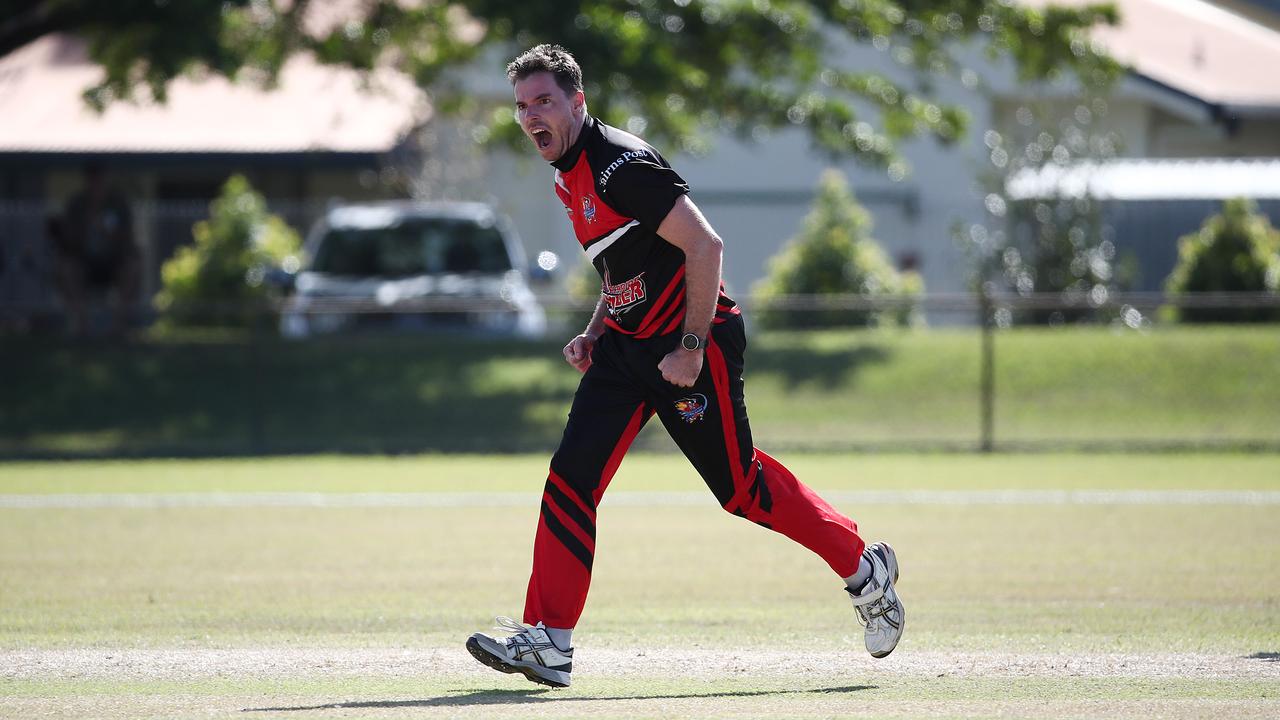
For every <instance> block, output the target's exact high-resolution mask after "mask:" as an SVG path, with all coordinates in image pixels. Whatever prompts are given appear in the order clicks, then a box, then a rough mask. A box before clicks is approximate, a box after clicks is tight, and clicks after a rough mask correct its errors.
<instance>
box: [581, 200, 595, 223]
mask: <svg viewBox="0 0 1280 720" xmlns="http://www.w3.org/2000/svg"><path fill="white" fill-rule="evenodd" d="M582 217H583V219H584V220H586V221H587V222H595V221H596V204H595V202H594V201H592V199H591V196H590V195H583V196H582Z"/></svg>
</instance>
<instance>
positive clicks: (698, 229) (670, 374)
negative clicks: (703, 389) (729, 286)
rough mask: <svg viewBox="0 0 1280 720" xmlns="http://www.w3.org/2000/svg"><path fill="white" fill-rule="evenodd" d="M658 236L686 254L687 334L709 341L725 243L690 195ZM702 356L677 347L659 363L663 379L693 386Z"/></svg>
mask: <svg viewBox="0 0 1280 720" xmlns="http://www.w3.org/2000/svg"><path fill="white" fill-rule="evenodd" d="M658 235H659V236H661V237H662V239H663V240H666V241H667V242H669V243H671V244H672V245H675V246H676V247H678V248H680V249H681V250H683V251H684V263H685V266H684V293H685V294H684V297H685V311H684V332H686V333H693V334H694V335H697V336H698V337H700V338H702V339H703V340H704V341H705V340H706V338H707V337H708V335H709V334H710V333H711V320H712V318H713V317H714V316H715V312H716V298H718V297H719V296H720V259H721V255H722V254H723V251H724V242H723V241H721V240H720V236H719V235H716V231H715V230H714V229H712V227H711V223H709V222H707V219H706V218H705V217H703V215H702V212H701V211H699V210H698V206H697V205H694V204H693V201H692V200H690V199H689V196H688V195H682V196H680V198H679V199H677V200H676V203H675V205H673V206H672V207H671V210H670V212H668V213H667V216H666V218H664V219H663V220H662V224H661V225H659V226H658ZM702 357H703V350H702V349H701V348H699V349H698V350H685V349H684V348H683V347H682V346H679V345H677V346H676V349H675V350H672V351H671V352H670V353H668V354H667V356H666V357H664V358H662V361H661V362H660V363H658V369H659V370H660V371H662V377H663V379H664V380H666V381H667V382H669V383H671V384H672V385H678V386H680V387H693V384H694V382H695V381H697V379H698V374H699V373H701V372H702Z"/></svg>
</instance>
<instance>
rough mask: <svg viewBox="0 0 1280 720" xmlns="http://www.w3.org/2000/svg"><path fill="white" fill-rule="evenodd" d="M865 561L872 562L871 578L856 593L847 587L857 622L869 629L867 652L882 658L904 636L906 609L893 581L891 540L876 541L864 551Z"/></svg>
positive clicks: (894, 566)
mask: <svg viewBox="0 0 1280 720" xmlns="http://www.w3.org/2000/svg"><path fill="white" fill-rule="evenodd" d="M862 560H863V561H864V562H869V563H871V579H869V580H867V584H866V585H864V586H863V587H862V590H861V592H857V593H855V592H854V591H853V589H852V588H845V591H846V592H848V593H849V598H850V599H851V600H853V611H854V613H856V614H857V616H858V623H859V624H860V625H862V626H863V627H864V628H866V632H865V633H864V634H865V636H866V643H867V652H869V653H871V657H874V658H882V657H885V656H887V655H888V654H889V653H891V652H893V649H894V648H895V647H897V646H898V640H899V639H901V638H902V626H903V624H904V622H905V621H906V612H905V611H904V610H903V609H902V601H901V600H899V599H898V591H897V590H895V589H894V587H893V586H894V583H896V582H898V556H897V555H895V554H894V552H893V548H891V547H889V543H882V542H879V543H876V544H874V545H871V546H870V547H868V548H867V549H866V550H863V551H862Z"/></svg>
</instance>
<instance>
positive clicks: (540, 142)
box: [532, 128, 551, 150]
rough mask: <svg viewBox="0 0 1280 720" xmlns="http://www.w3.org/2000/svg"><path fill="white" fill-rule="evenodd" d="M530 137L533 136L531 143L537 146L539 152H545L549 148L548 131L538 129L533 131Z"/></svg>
mask: <svg viewBox="0 0 1280 720" xmlns="http://www.w3.org/2000/svg"><path fill="white" fill-rule="evenodd" d="M532 135H533V142H534V143H536V144H537V146H538V149H539V150H545V149H546V148H548V147H550V145H551V131H550V130H543V129H542V128H539V129H537V130H534V131H533V133H532Z"/></svg>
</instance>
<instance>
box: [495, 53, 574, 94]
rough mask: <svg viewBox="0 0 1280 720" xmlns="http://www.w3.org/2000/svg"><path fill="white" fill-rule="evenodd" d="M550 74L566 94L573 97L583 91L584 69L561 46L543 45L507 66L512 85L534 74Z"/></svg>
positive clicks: (508, 77)
mask: <svg viewBox="0 0 1280 720" xmlns="http://www.w3.org/2000/svg"><path fill="white" fill-rule="evenodd" d="M540 72H549V73H551V74H552V75H553V76H554V77H555V79H556V85H559V86H560V89H561V90H564V91H565V94H567V95H572V94H574V93H576V92H578V91H580V90H582V68H580V67H578V61H577V60H574V59H573V54H572V53H570V52H569V51H568V50H565V49H564V48H562V47H560V46H559V45H550V44H547V43H543V44H541V45H538V46H536V47H531V48H529V49H528V50H525V51H524V52H522V53H520V55H519V56H517V57H516V59H515V60H512V61H511V63H510V64H508V65H507V79H508V80H510V81H511V84H512V85H515V84H516V81H517V80H523V79H525V78H527V77H529V76H530V75H532V74H534V73H540Z"/></svg>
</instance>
